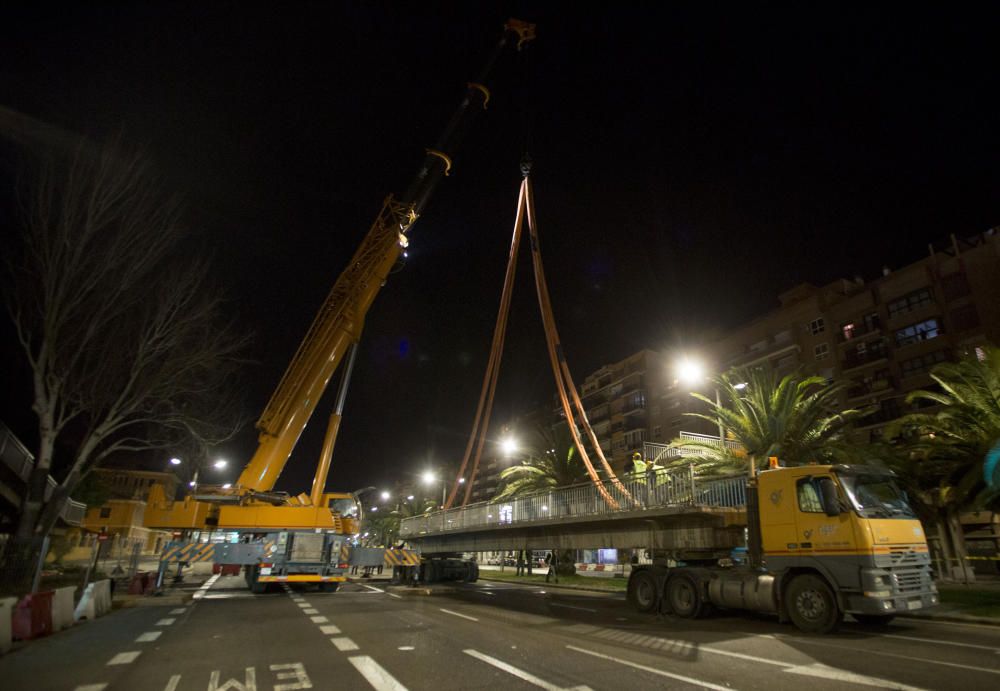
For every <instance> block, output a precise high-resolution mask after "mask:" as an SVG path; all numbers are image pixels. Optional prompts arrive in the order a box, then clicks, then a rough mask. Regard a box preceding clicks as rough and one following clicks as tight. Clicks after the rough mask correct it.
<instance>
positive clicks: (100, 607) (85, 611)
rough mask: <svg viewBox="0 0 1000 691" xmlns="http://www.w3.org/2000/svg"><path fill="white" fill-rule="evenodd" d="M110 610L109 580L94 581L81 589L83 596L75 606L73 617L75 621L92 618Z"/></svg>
mask: <svg viewBox="0 0 1000 691" xmlns="http://www.w3.org/2000/svg"><path fill="white" fill-rule="evenodd" d="M110 611H111V581H110V580H107V579H105V580H103V581H96V582H95V583H91V584H90V585H88V586H87V589H86V590H84V591H83V597H81V598H80V602H79V603H78V604H77V606H76V611H75V612H74V613H73V617H74V618H75V619H76V621H80V620H81V619H87V620H92V619H96V618H97V617H101V616H104V615H105V614H107V613H108V612H110Z"/></svg>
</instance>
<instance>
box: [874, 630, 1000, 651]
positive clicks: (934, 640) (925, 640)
mask: <svg viewBox="0 0 1000 691" xmlns="http://www.w3.org/2000/svg"><path fill="white" fill-rule="evenodd" d="M881 638H898V639H900V640H903V641H919V642H921V643H933V644H934V645H957V646H961V647H962V648H976V649H977V650H992V651H993V652H995V653H1000V648H996V647H994V646H992V645H976V644H975V643H959V642H957V641H942V640H941V639H939V638H917V637H915V636H900V635H898V634H894V633H884V634H882V636H881Z"/></svg>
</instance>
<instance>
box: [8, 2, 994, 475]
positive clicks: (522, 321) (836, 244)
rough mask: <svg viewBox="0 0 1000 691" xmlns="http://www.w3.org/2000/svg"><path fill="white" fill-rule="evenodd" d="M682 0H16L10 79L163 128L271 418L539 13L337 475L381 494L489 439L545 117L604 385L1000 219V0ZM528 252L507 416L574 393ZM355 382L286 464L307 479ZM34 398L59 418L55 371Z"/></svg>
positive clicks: (445, 201)
mask: <svg viewBox="0 0 1000 691" xmlns="http://www.w3.org/2000/svg"><path fill="white" fill-rule="evenodd" d="M145 4H148V5H152V4H151V3H145ZM620 5H624V6H625V7H626V8H625V9H622V7H620ZM666 5H667V3H648V4H638V3H636V4H626V3H616V4H615V6H614V8H613V9H609V8H600V7H598V8H596V9H588V8H589V6H588V5H585V4H584V3H578V2H577V3H567V4H565V5H560V4H558V3H521V4H518V3H486V2H476V3H458V2H455V3H431V2H420V3H416V2H406V3H403V2H397V3H390V2H338V3H317V4H305V5H298V4H294V5H293V4H283V3H278V4H276V3H267V4H254V3H245V2H239V3H235V2H232V3H230V2H210V3H172V4H170V5H169V6H168V7H152V6H150V7H146V6H137V7H118V6H115V5H112V4H110V3H100V4H97V3H94V4H93V6H88V4H86V3H80V4H78V5H76V6H72V7H62V6H55V5H52V6H46V5H45V4H41V5H38V4H32V5H31V7H30V9H21V10H18V9H10V8H9V7H5V9H3V10H0V105H5V106H8V107H11V108H14V109H16V110H19V111H21V112H23V113H25V114H27V115H30V116H32V117H35V118H38V119H40V120H43V121H46V122H49V123H52V124H55V125H58V126H60V127H62V128H65V129H67V130H70V131H74V132H79V133H83V134H86V135H89V136H94V137H98V138H100V137H106V136H108V135H111V134H115V133H119V132H121V133H123V134H124V136H125V138H126V139H127V140H128V141H130V142H133V143H135V144H139V145H142V146H144V147H145V148H146V150H147V151H148V153H149V155H150V156H151V158H152V159H153V160H154V162H155V164H156V167H157V168H158V170H159V171H160V172H161V173H162V175H163V176H164V180H165V185H166V186H167V187H168V188H169V189H170V190H171V191H173V192H175V193H177V194H178V195H180V196H181V197H182V198H183V199H184V201H185V203H186V207H187V209H188V213H187V219H188V222H189V223H190V225H191V227H192V228H193V229H194V231H195V233H196V234H197V235H198V236H199V238H201V239H202V240H204V242H205V244H206V245H207V246H208V247H210V248H211V249H212V250H213V251H214V252H215V254H216V256H217V258H218V262H217V267H218V269H217V271H218V277H219V281H220V283H222V284H223V285H225V286H227V289H228V294H229V295H230V297H231V306H232V310H233V313H234V315H236V317H237V318H238V319H239V322H240V324H241V325H243V326H244V327H245V328H246V330H247V331H251V332H252V333H253V334H254V341H253V346H252V348H251V349H250V352H249V353H248V356H249V357H250V358H252V359H253V360H254V361H255V363H256V364H252V365H249V366H248V367H247V373H246V381H247V384H246V386H247V391H248V394H247V399H246V407H247V416H248V417H249V418H251V419H254V420H255V419H256V417H257V415H258V414H259V412H260V411H261V410H262V409H263V406H264V405H265V403H266V402H267V399H268V397H269V395H270V393H271V391H272V389H273V388H274V386H275V385H276V384H277V382H278V379H279V378H280V376H281V374H282V372H283V371H284V368H285V366H286V365H287V363H288V361H289V359H290V357H291V355H292V354H293V353H294V351H295V348H296V347H297V345H298V343H299V341H300V339H301V338H302V336H303V335H304V334H305V331H306V329H307V328H308V326H309V324H310V322H311V321H312V318H313V315H314V314H315V311H316V310H317V308H318V307H319V305H320V304H321V302H322V300H323V299H324V298H325V296H326V293H327V292H328V290H329V288H330V286H331V285H332V284H333V282H334V280H335V279H336V277H337V275H338V274H339V272H340V271H341V269H342V268H343V267H344V265H345V263H346V262H347V260H348V259H349V257H350V256H351V254H352V253H353V251H354V249H355V248H356V247H357V245H358V243H359V242H360V240H361V238H362V237H363V235H364V233H365V231H366V230H367V228H368V226H369V225H370V223H371V221H372V220H373V219H374V217H375V214H376V213H377V211H378V209H379V206H380V204H381V200H382V199H383V197H384V196H385V195H386V194H388V193H390V192H392V193H397V194H399V193H401V192H402V191H403V189H404V188H405V186H406V183H407V182H408V180H409V179H410V177H411V176H412V175H413V174H414V173H415V172H416V170H417V168H418V166H419V164H420V161H421V159H422V156H423V148H424V147H425V146H431V145H432V144H433V142H434V140H435V139H436V138H437V136H438V134H439V133H440V131H441V130H442V128H443V127H444V124H445V122H446V120H447V118H448V117H449V116H450V114H451V112H452V110H453V109H454V107H455V106H456V105H457V103H458V100H459V99H460V98H461V96H462V93H463V91H464V84H465V81H466V80H468V79H471V78H472V77H473V76H474V75H475V73H476V72H478V71H479V69H480V67H481V66H482V63H483V61H484V59H485V58H486V56H487V53H488V51H489V50H490V48H491V47H492V46H493V44H494V43H495V41H496V40H497V38H498V37H499V30H500V27H501V26H502V23H503V20H504V19H506V17H507V16H511V15H513V16H518V17H520V18H522V19H525V20H529V21H535V22H537V24H538V39H537V41H536V42H535V43H534V44H533V45H531V46H530V47H529V48H527V49H526V51H525V52H524V53H523V54H521V55H516V56H515V55H508V56H507V57H508V59H507V60H505V61H503V62H502V63H501V64H500V65H498V70H497V74H496V75H495V78H494V79H493V81H492V84H491V86H492V90H493V100H492V101H491V102H490V108H489V110H488V111H487V112H486V113H485V114H484V117H482V118H481V119H480V120H479V122H478V123H477V124H476V127H475V128H474V130H473V132H472V134H471V135H470V136H469V138H468V140H467V142H466V145H465V146H464V148H463V149H462V151H461V153H460V155H459V156H458V158H457V160H456V162H455V169H454V172H453V174H452V176H451V177H450V178H448V179H446V180H445V182H444V184H443V185H442V186H441V187H440V189H439V190H438V192H437V194H436V196H435V197H434V199H432V200H431V202H430V204H429V205H428V207H427V209H426V211H425V214H424V216H423V217H422V218H421V220H420V221H419V223H418V224H417V225H416V226H415V228H414V230H413V232H412V233H411V236H410V239H411V248H410V261H409V264H408V265H407V267H406V268H405V270H404V271H402V272H400V273H398V274H396V275H393V276H392V277H391V278H390V281H389V283H388V284H387V285H386V287H385V288H384V289H383V291H382V293H381V294H380V295H379V297H378V299H377V300H376V302H375V305H374V307H373V309H372V310H371V312H370V314H369V317H368V320H367V324H366V328H365V333H364V336H363V340H362V351H361V355H360V358H359V363H358V367H357V369H356V371H355V376H354V379H353V382H352V385H351V390H350V392H349V396H348V400H347V408H346V411H345V412H346V417H345V420H344V424H343V427H342V430H341V436H340V439H339V441H338V444H337V449H336V451H335V457H334V462H333V468H332V471H331V476H330V482H329V484H328V487H329V488H330V489H342V490H353V489H356V488H358V487H362V486H365V485H383V484H385V483H389V482H392V481H395V480H404V481H405V480H407V479H411V478H412V476H411V475H409V474H411V473H417V472H419V471H421V470H423V469H425V468H427V467H432V466H435V465H440V464H441V463H445V462H457V460H458V459H459V458H460V456H461V452H462V451H463V450H464V445H465V440H466V436H467V434H468V430H469V426H470V424H471V417H472V411H473V410H474V408H475V404H476V400H477V398H478V394H479V387H480V385H481V381H482V376H483V370H484V368H485V364H486V358H487V356H488V350H489V343H490V338H491V334H492V328H493V322H494V319H495V316H496V309H497V305H498V302H499V295H500V289H501V285H502V279H503V272H504V267H505V261H506V252H507V248H508V246H509V242H510V230H511V224H512V221H513V215H514V210H515V202H516V196H517V189H518V185H519V183H520V174H519V170H518V163H519V159H520V156H521V151H522V148H523V147H524V146H525V143H526V142H528V143H529V147H530V151H531V154H532V157H533V158H534V161H535V168H534V174H533V179H534V185H535V194H536V199H537V204H538V211H539V220H540V225H541V238H542V243H543V253H544V256H545V258H546V260H547V261H546V268H547V274H548V277H549V282H550V290H551V292H552V300H553V305H554V309H555V313H556V319H557V322H558V324H559V328H560V331H561V333H562V336H563V341H564V343H565V346H566V351H567V354H568V358H569V362H570V366H571V367H572V369H573V371H574V373H575V377H576V379H577V380H578V382H580V381H582V380H583V378H584V376H585V375H586V374H587V373H588V372H589V371H592V370H593V369H595V368H597V367H599V366H601V365H602V364H605V363H609V362H613V361H616V360H619V359H621V358H623V357H625V356H627V355H629V354H631V353H633V352H635V351H637V350H639V349H641V348H646V347H648V348H653V349H665V348H687V347H695V346H696V344H697V343H698V340H699V338H700V336H701V334H703V333H704V332H705V331H706V330H710V329H714V328H725V327H727V326H733V325H735V324H739V323H741V322H743V321H747V320H749V319H751V318H753V317H754V316H756V315H758V314H760V313H761V312H763V311H765V310H767V309H769V308H771V307H772V306H774V305H775V304H776V302H777V294H778V293H779V292H781V291H783V290H785V289H787V288H789V287H791V286H793V285H795V284H796V283H798V282H801V281H812V282H816V283H818V282H823V281H827V280H830V279H833V278H837V277H840V276H847V277H853V276H855V275H861V276H863V277H865V278H872V277H874V276H875V275H877V274H878V273H879V271H880V269H881V267H882V266H883V264H887V265H889V266H890V267H891V266H898V265H900V264H903V263H908V262H910V261H913V260H915V259H918V258H920V257H921V256H923V255H924V254H925V253H926V247H927V243H928V242H932V241H934V242H937V241H941V240H944V239H946V238H947V237H948V234H949V233H955V234H957V235H971V234H973V233H976V232H980V231H983V230H986V229H987V228H989V227H991V226H995V225H998V224H1000V208H998V204H997V202H998V201H1000V166H998V161H997V153H998V152H1000V125H998V122H1000V115H998V114H1000V107H998V106H1000V97H998V93H1000V89H998V88H997V75H998V74H1000V69H998V68H1000V60H998V58H997V50H996V29H997V26H998V21H997V20H998V19H1000V15H998V14H997V13H996V12H995V11H994V12H993V13H992V14H986V13H987V12H990V10H988V9H978V6H977V5H973V4H969V5H966V6H965V7H960V6H959V5H958V4H950V5H949V6H948V8H937V9H933V10H923V9H915V7H914V6H912V5H887V6H885V7H882V8H878V7H874V8H873V7H867V6H863V5H860V4H859V5H856V6H853V7H848V6H845V5H844V4H843V3H837V4H828V5H823V6H819V7H815V6H809V7H802V6H799V7H796V8H794V9H789V8H788V7H782V6H778V5H771V4H766V3H759V4H750V5H748V4H746V3H740V4H708V3H698V4H697V7H695V4H694V3H692V4H690V6H687V7H680V8H678V7H666ZM57 7H58V9H57ZM525 249H526V248H525ZM522 258H523V259H524V260H525V261H522V262H521V264H520V269H519V279H520V280H519V282H518V285H517V288H516V290H515V300H514V306H513V308H512V316H511V323H510V335H509V336H508V348H507V351H506V353H505V356H504V361H503V367H502V369H501V376H500V387H499V392H498V399H497V406H496V411H495V416H494V419H495V421H503V420H505V419H506V418H507V417H508V416H512V415H516V414H518V413H522V412H527V411H529V410H531V409H532V408H534V407H536V406H537V405H540V404H543V403H547V402H548V401H549V400H550V397H551V393H552V388H553V387H552V378H551V373H550V372H549V370H548V364H547V358H546V355H545V349H544V341H543V338H542V331H541V326H540V320H539V317H538V310H537V306H536V304H535V297H534V287H533V285H532V284H531V282H530V265H529V263H528V262H527V256H526V253H525V255H524V256H523V257H522ZM334 388H335V387H334V386H331V391H330V392H329V393H328V395H327V399H326V400H325V401H324V402H323V403H321V404H320V407H319V409H318V412H317V415H316V418H315V419H314V420H313V422H312V424H311V425H310V426H309V428H308V429H307V430H306V433H305V435H304V436H303V439H302V441H301V442H300V445H299V447H298V449H297V450H296V453H295V454H294V455H293V458H292V461H290V463H289V465H288V466H287V468H286V471H285V473H284V475H283V476H282V478H281V481H280V484H279V489H286V490H289V491H293V492H298V491H302V490H305V491H308V489H309V484H310V480H311V476H312V472H313V469H314V464H315V459H316V457H317V456H318V452H319V446H320V441H321V437H322V433H323V430H324V428H325V420H326V417H327V414H328V412H329V410H330V408H331V406H332V403H333V400H332V399H333V395H332V394H333V389H334ZM7 399H8V400H6V401H5V403H4V414H5V417H6V418H7V419H9V420H13V421H14V422H15V424H17V423H19V422H21V421H23V420H24V419H27V420H28V421H29V422H30V417H28V418H25V410H26V408H27V406H28V405H29V403H28V398H27V394H26V393H24V394H22V393H21V392H19V391H9V395H8V396H7ZM254 443H255V433H254V431H253V430H252V428H249V427H248V429H247V430H246V431H245V432H244V433H243V434H242V435H241V437H240V439H239V441H238V442H236V443H233V444H231V445H229V446H228V447H227V448H224V449H220V450H219V453H220V455H222V456H225V457H227V458H229V459H231V461H232V462H233V465H235V466H236V467H241V466H242V464H243V462H244V461H245V460H246V459H247V458H249V456H250V454H251V452H252V450H253V448H254ZM232 477H235V474H234V473H231V477H228V478H226V479H232Z"/></svg>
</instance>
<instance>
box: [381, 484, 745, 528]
mask: <svg viewBox="0 0 1000 691" xmlns="http://www.w3.org/2000/svg"><path fill="white" fill-rule="evenodd" d="M622 485H623V486H624V487H625V489H626V490H627V491H628V493H629V495H631V497H632V500H629V499H628V498H627V497H626V496H625V495H624V494H623V493H622V492H621V491H620V490H619V489H618V488H617V487H615V485H613V484H612V483H611V482H605V483H604V488H605V490H607V492H608V494H610V495H611V496H612V497H613V498H614V499H615V501H616V502H617V503H618V507H617V508H615V507H614V506H611V505H610V504H608V502H606V501H605V500H604V498H603V497H602V496H601V493H600V492H599V491H598V488H597V487H596V486H595V485H593V484H590V483H588V484H583V485H573V486H571V487H563V488H560V489H554V490H551V491H548V492H539V493H536V494H531V495H526V496H521V497H512V498H510V499H501V500H496V499H494V500H492V501H488V502H479V503H478V504H470V505H469V506H465V507H462V508H457V509H449V510H447V511H436V512H434V513H429V514H424V515H422V516H413V517H411V518H404V519H403V520H402V521H401V524H400V529H399V535H400V537H402V538H409V537H418V536H421V535H433V534H440V533H447V532H449V531H455V530H466V529H469V528H492V527H496V528H502V527H506V526H513V525H517V524H519V523H520V524H525V523H537V522H539V521H560V520H564V519H571V518H589V517H595V516H609V517H610V516H614V515H616V514H622V513H628V512H633V511H643V510H649V509H655V508H664V507H672V506H704V507H729V508H738V507H742V506H745V505H746V476H744V475H738V476H731V477H719V478H710V479H702V478H697V477H696V476H695V474H694V467H693V466H689V467H687V468H675V469H672V470H665V469H659V470H656V471H653V472H650V473H645V474H642V475H630V476H627V477H624V478H622Z"/></svg>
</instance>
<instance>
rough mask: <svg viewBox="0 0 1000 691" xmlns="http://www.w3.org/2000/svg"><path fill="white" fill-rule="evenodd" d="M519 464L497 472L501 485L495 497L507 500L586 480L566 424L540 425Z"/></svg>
mask: <svg viewBox="0 0 1000 691" xmlns="http://www.w3.org/2000/svg"><path fill="white" fill-rule="evenodd" d="M535 437H536V438H535V440H534V443H533V445H532V447H531V448H529V450H528V451H527V452H526V453H525V455H524V457H523V459H522V461H521V464H520V465H515V466H511V467H510V468H506V469H504V470H503V471H501V473H500V479H501V480H502V481H503V486H502V489H501V490H500V492H498V493H497V495H496V497H495V499H507V498H509V497H517V496H521V495H524V494H531V493H534V492H541V491H544V490H550V489H555V488H557V487H566V486H568V485H576V484H579V483H582V482H588V481H589V479H590V478H589V476H588V475H587V469H586V467H584V465H583V461H582V460H581V459H580V456H579V454H578V453H577V450H576V446H575V445H574V444H573V442H572V439H571V437H570V434H569V429H567V428H566V426H565V425H560V426H558V427H557V428H555V429H553V428H545V427H540V428H539V429H538V431H537V432H536V434H535Z"/></svg>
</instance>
